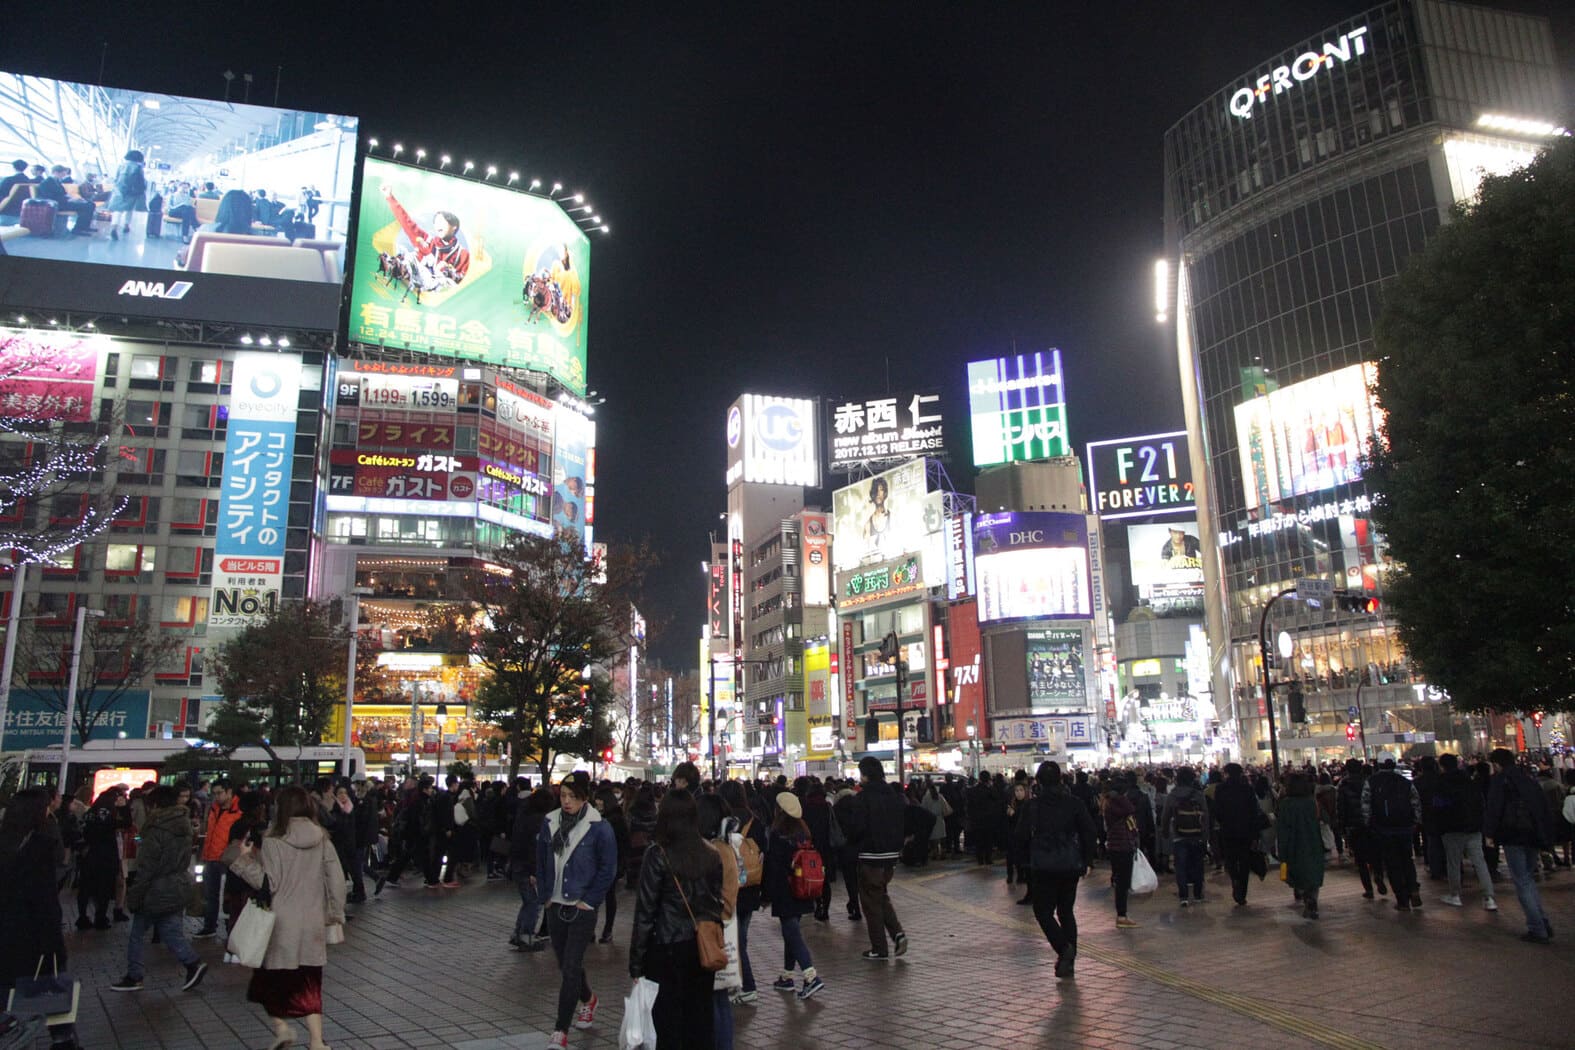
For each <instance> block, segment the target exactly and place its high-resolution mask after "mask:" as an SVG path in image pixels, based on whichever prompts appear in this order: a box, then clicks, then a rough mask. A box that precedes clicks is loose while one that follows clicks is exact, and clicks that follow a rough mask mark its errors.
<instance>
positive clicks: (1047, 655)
mask: <svg viewBox="0 0 1575 1050" xmlns="http://www.w3.org/2000/svg"><path fill="white" fill-rule="evenodd" d="M1023 646H1024V650H1025V652H1026V654H1027V659H1028V704H1029V706H1030V707H1064V706H1066V701H1069V700H1071V701H1076V703H1077V706H1079V707H1081V706H1083V704H1084V703H1085V702H1086V700H1087V698H1088V692H1087V688H1088V687H1087V685H1086V683H1085V682H1084V676H1083V632H1082V631H1081V630H1058V631H1029V632H1027V633H1026V634H1025V635H1024V636H1023Z"/></svg>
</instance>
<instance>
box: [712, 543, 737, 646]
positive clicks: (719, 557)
mask: <svg viewBox="0 0 1575 1050" xmlns="http://www.w3.org/2000/svg"><path fill="white" fill-rule="evenodd" d="M706 568H707V570H708V572H709V574H710V575H709V579H708V580H707V585H708V587H709V591H708V594H707V598H706V608H707V610H708V617H709V619H710V621H711V637H712V638H713V639H719V638H727V637H729V636H730V635H731V634H732V633H733V628H732V624H731V622H730V621H729V618H728V615H727V544H725V543H713V544H711V562H710V564H709V565H707V566H706Z"/></svg>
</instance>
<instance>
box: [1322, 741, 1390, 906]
mask: <svg viewBox="0 0 1575 1050" xmlns="http://www.w3.org/2000/svg"><path fill="white" fill-rule="evenodd" d="M1366 788H1367V766H1366V765H1364V764H1363V763H1362V760H1361V759H1359V758H1348V759H1346V760H1345V775H1344V776H1343V777H1341V778H1340V786H1339V787H1338V788H1337V789H1335V808H1336V810H1337V811H1338V812H1339V815H1340V826H1341V827H1342V828H1343V829H1344V834H1345V843H1346V845H1347V846H1348V847H1350V850H1351V859H1352V860H1353V861H1355V863H1356V874H1357V875H1359V876H1360V877H1361V880H1362V896H1363V897H1364V898H1365V899H1367V900H1372V899H1373V886H1374V884H1375V883H1376V884H1377V887H1378V896H1380V897H1384V896H1388V894H1389V887H1388V886H1386V885H1385V884H1384V865H1383V859H1382V858H1381V857H1380V856H1379V854H1378V836H1376V835H1374V834H1373V831H1372V829H1371V828H1369V827H1368V826H1367V819H1366V818H1365V817H1364V816H1363V815H1362V792H1363V791H1364V790H1366Z"/></svg>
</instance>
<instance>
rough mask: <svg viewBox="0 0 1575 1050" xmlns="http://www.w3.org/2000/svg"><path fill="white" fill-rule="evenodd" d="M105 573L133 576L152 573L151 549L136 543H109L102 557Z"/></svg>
mask: <svg viewBox="0 0 1575 1050" xmlns="http://www.w3.org/2000/svg"><path fill="white" fill-rule="evenodd" d="M104 571H105V572H106V573H119V574H135V573H139V572H152V571H153V548H152V547H151V546H150V547H146V548H145V547H143V546H142V545H141V544H138V543H111V544H109V546H108V548H107V549H106V551H105V555H104Z"/></svg>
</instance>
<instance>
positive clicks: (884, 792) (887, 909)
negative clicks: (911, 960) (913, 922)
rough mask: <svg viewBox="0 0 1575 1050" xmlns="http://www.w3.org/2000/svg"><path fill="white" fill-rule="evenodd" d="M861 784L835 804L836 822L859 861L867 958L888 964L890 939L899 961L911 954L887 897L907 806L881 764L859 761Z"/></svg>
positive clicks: (870, 759)
mask: <svg viewBox="0 0 1575 1050" xmlns="http://www.w3.org/2000/svg"><path fill="white" fill-rule="evenodd" d="M859 780H860V782H861V784H862V785H863V790H861V791H860V792H859V793H858V794H857V795H852V796H850V797H848V798H844V799H843V800H842V801H841V802H839V803H837V822H838V824H840V825H841V827H842V832H843V834H844V835H846V836H847V839H848V843H849V845H850V846H851V847H852V848H853V849H854V850H856V851H857V855H858V873H859V901H860V903H861V905H862V907H863V911H864V925H865V928H866V929H867V930H868V931H869V935H870V947H869V951H867V952H865V953H864V958H866V959H885V958H889V953H888V952H887V950H886V936H887V934H890V935H891V939H892V950H893V951H894V952H895V953H896V954H897V955H902V954H904V953H906V952H907V950H908V935H907V934H906V933H904V932H903V929H902V922H901V920H899V919H898V918H897V912H896V909H895V908H893V907H892V904H891V898H890V896H889V895H888V892H887V889H888V887H889V886H890V884H891V875H892V870H893V869H894V868H895V867H896V866H897V857H898V855H899V854H900V853H901V852H902V834H903V833H902V828H903V822H902V818H903V808H904V806H903V800H902V795H901V794H900V793H898V792H897V791H894V790H892V788H891V786H890V785H888V784H887V783H886V771H885V770H884V769H883V768H882V767H881V764H880V759H878V758H875V757H873V756H865V757H864V758H863V759H860V760H859Z"/></svg>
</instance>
